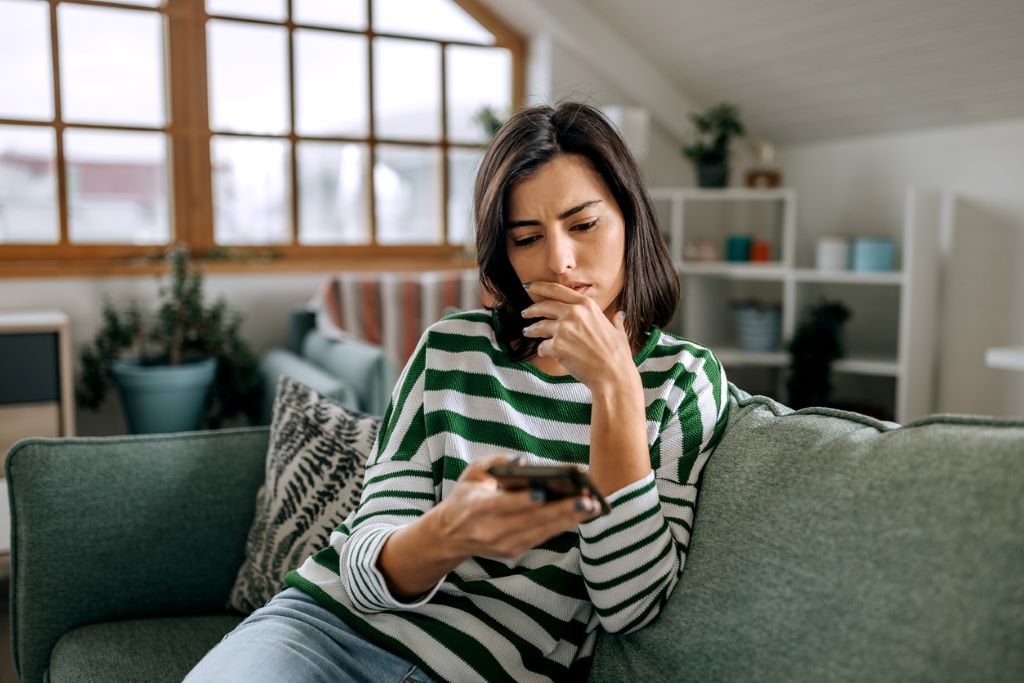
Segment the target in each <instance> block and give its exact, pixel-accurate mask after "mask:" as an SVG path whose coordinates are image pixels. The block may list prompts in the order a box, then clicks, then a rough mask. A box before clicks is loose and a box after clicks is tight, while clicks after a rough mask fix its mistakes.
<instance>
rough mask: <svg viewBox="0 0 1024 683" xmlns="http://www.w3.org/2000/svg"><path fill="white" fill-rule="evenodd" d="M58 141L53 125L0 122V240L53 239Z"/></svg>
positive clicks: (55, 231) (56, 236) (57, 226)
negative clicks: (37, 125)
mask: <svg viewBox="0 0 1024 683" xmlns="http://www.w3.org/2000/svg"><path fill="white" fill-rule="evenodd" d="M56 150H57V143H56V138H55V137H54V132H53V129H52V128H34V127H29V126H0V243H11V242H35V243H51V244H52V243H55V242H58V241H59V240H60V224H59V223H58V218H57V173H56V164H55V157H56V154H57V151H56Z"/></svg>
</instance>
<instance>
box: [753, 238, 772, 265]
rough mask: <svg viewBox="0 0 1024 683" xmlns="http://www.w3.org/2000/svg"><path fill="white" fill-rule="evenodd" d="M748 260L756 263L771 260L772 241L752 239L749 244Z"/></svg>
mask: <svg viewBox="0 0 1024 683" xmlns="http://www.w3.org/2000/svg"><path fill="white" fill-rule="evenodd" d="M750 260H751V261H755V262H757V263H765V262H767V261H771V260H772V243H771V242H765V241H764V240H754V241H753V243H751V245H750Z"/></svg>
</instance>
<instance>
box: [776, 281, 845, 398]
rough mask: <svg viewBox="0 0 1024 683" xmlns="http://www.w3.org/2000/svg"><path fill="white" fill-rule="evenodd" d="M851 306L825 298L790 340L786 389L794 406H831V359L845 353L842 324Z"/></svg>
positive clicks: (840, 356) (813, 309) (812, 309)
mask: <svg viewBox="0 0 1024 683" xmlns="http://www.w3.org/2000/svg"><path fill="white" fill-rule="evenodd" d="M849 318H850V309H849V308H847V307H846V305H845V304H843V303H842V302H841V301H829V300H826V299H822V300H821V301H820V302H819V303H818V304H816V305H815V306H813V307H812V308H811V311H810V316H809V317H808V319H807V320H806V321H805V322H804V323H803V324H802V325H800V326H799V327H798V328H797V330H796V334H795V335H793V341H791V342H790V343H789V353H790V355H791V360H790V367H789V379H787V380H786V389H787V391H788V393H789V399H788V400H787V403H788V404H789V406H790V407H791V408H795V409H798V410H799V409H800V408H809V407H811V406H828V405H829V399H830V398H831V396H832V361H834V360H836V359H838V358H842V357H843V356H844V355H846V351H845V349H844V348H843V338H842V331H843V324H844V323H845V322H846V321H847V320H848V319H849Z"/></svg>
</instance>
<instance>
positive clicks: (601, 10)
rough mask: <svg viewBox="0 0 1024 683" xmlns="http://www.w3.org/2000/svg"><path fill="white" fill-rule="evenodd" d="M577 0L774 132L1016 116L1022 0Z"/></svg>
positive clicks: (679, 79) (1022, 94)
mask: <svg viewBox="0 0 1024 683" xmlns="http://www.w3.org/2000/svg"><path fill="white" fill-rule="evenodd" d="M553 1H554V2H560V1H561V0H553ZM577 1H578V2H579V3H580V5H579V6H581V7H586V8H587V9H589V10H590V12H591V13H592V14H593V15H595V16H596V17H597V18H599V19H601V20H603V23H604V24H606V25H607V27H608V28H609V29H611V30H612V31H614V32H615V33H616V34H618V36H619V37H621V39H622V40H623V41H624V42H625V43H627V44H629V45H630V46H631V47H632V48H633V49H634V50H635V51H636V52H637V53H639V54H640V55H642V56H643V57H645V58H646V59H647V60H648V61H649V62H650V64H651V65H652V66H653V67H654V69H655V70H656V71H657V72H659V73H660V74H662V75H664V76H665V77H666V78H667V79H668V80H669V81H671V82H672V83H673V84H674V85H675V87H676V88H677V89H678V93H679V94H680V95H682V96H685V97H686V98H688V99H690V100H692V101H693V102H695V103H697V104H700V105H704V106H707V105H711V104H714V103H716V102H719V101H722V100H728V101H731V102H734V103H736V104H738V105H739V106H740V108H741V111H742V113H743V118H744V121H745V122H746V124H747V127H748V129H750V132H752V133H754V134H755V135H759V136H765V137H768V138H771V139H773V140H775V141H776V142H789V143H792V142H801V141H807V140H817V139H823V138H834V137H848V136H854V135H863V134H871V133H880V132H886V131H895V130H907V129H915V128H926V127H932V126H947V125H956V124H964V123H973V122H981V121H990V120H997V119H1009V118H1022V117H1024V0H577ZM599 49H600V46H595V50H599ZM1022 153H1024V150H1022Z"/></svg>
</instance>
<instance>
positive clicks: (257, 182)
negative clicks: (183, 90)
mask: <svg viewBox="0 0 1024 683" xmlns="http://www.w3.org/2000/svg"><path fill="white" fill-rule="evenodd" d="M211 156H212V162H213V214H214V215H213V220H214V229H213V233H214V241H215V242H216V243H217V244H286V243H288V242H290V241H291V217H290V216H291V191H290V190H289V186H288V181H287V179H288V178H289V177H290V176H291V169H290V162H289V156H290V155H289V153H288V142H287V141H285V140H252V139H248V138H228V137H220V136H218V137H214V139H213V142H212V149H211Z"/></svg>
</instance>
